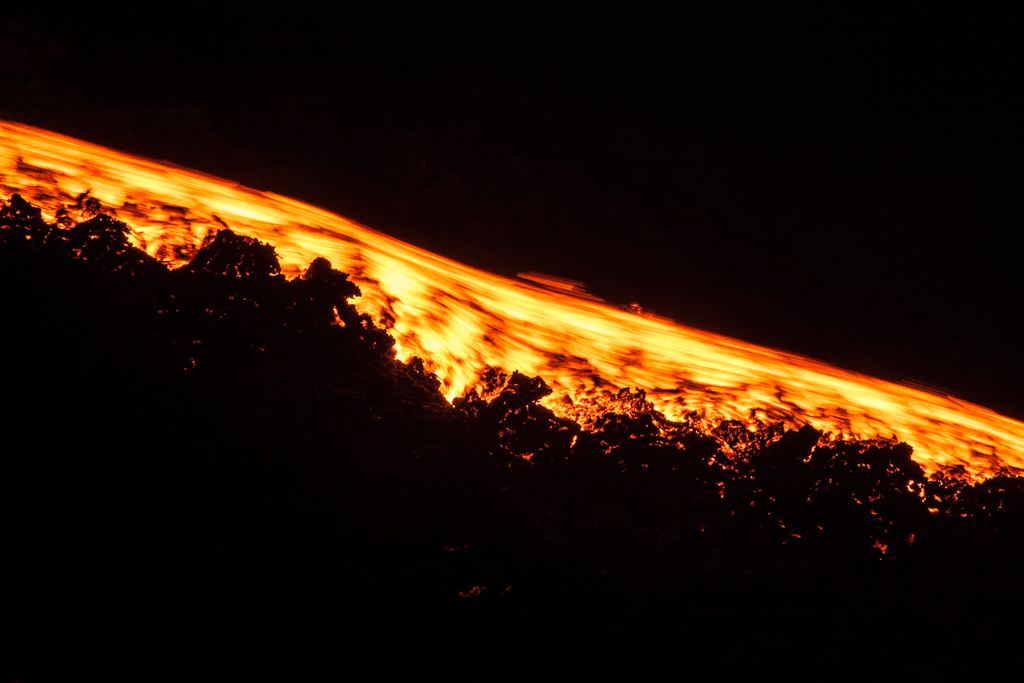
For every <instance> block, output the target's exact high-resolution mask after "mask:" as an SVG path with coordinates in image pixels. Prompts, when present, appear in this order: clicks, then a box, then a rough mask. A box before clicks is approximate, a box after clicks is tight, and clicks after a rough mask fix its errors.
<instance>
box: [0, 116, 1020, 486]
mask: <svg viewBox="0 0 1024 683" xmlns="http://www.w3.org/2000/svg"><path fill="white" fill-rule="evenodd" d="M0 139H2V143H0V186H2V187H3V192H4V195H5V199H6V198H7V197H9V196H10V195H11V194H13V193H15V192H17V193H20V194H21V195H22V196H23V197H25V199H27V200H29V201H30V202H32V203H34V204H36V205H37V206H39V207H40V208H42V209H43V212H44V214H46V215H47V217H48V218H50V219H52V218H53V216H54V214H55V213H56V211H57V210H59V209H61V208H63V207H66V206H72V205H75V204H76V201H77V198H78V197H79V196H80V195H81V194H82V193H84V192H88V193H89V196H91V197H93V198H95V199H96V200H98V201H99V202H100V203H101V204H102V206H103V208H104V210H105V211H107V212H109V213H111V214H113V215H116V216H117V217H118V218H120V219H121V220H123V221H125V222H126V223H128V224H129V225H130V226H131V227H132V228H133V229H134V237H135V240H136V243H137V244H138V245H139V246H141V247H143V248H144V249H145V250H146V251H147V252H149V253H150V254H152V255H154V256H156V257H158V258H160V259H162V260H163V261H165V262H167V263H169V264H172V265H174V264H180V263H184V262H185V261H187V260H188V258H189V257H190V256H191V254H192V253H194V251H195V249H196V248H197V247H198V245H199V244H200V243H201V241H202V239H203V237H204V236H205V235H206V234H207V233H208V232H210V231H215V230H218V229H220V228H222V227H229V228H231V229H232V230H234V231H236V232H238V233H241V234H245V235H249V236H252V237H256V238H258V239H260V240H262V241H265V242H269V243H271V244H273V245H274V247H275V248H276V249H277V253H278V255H279V257H280V260H281V264H282V267H283V268H284V270H285V272H286V273H287V274H289V275H296V274H298V273H299V272H301V271H302V270H303V269H304V268H305V267H306V266H308V265H309V263H310V262H311V261H312V260H313V259H314V258H315V257H317V256H323V257H326V258H327V259H329V260H330V261H331V263H332V264H333V265H334V267H335V268H337V269H339V270H341V271H344V272H347V273H349V274H350V275H351V276H352V279H353V280H354V281H355V282H356V283H358V285H359V286H360V288H361V289H362V292H363V296H362V298H361V300H360V301H359V302H358V303H357V307H358V308H359V310H360V311H362V312H365V313H369V314H370V315H372V316H374V318H375V319H376V320H378V321H381V322H382V323H383V324H385V326H387V327H388V328H389V331H390V333H391V335H392V336H393V337H394V338H395V340H396V342H397V348H398V351H399V356H400V357H401V358H408V357H410V356H414V355H416V356H420V357H422V358H423V359H424V361H425V362H426V365H427V367H429V368H430V369H431V370H433V371H434V372H436V373H437V375H438V377H439V378H440V379H441V382H442V385H443V388H444V391H445V393H446V395H447V396H448V398H449V399H451V398H453V397H455V396H458V395H460V394H461V393H462V392H463V391H465V390H466V389H467V387H470V386H473V385H474V384H475V383H476V382H477V379H478V377H479V375H480V373H481V372H482V371H483V370H484V369H486V368H487V367H488V366H497V367H501V368H504V369H506V370H508V371H511V370H519V371H520V372H523V373H525V374H527V375H531V376H533V375H541V376H542V377H543V378H544V379H545V380H546V381H547V383H548V384H549V385H551V387H552V388H553V389H554V393H553V394H552V395H551V396H550V397H548V398H547V399H545V402H546V405H548V407H550V408H552V409H553V410H555V412H557V413H560V414H563V415H568V414H571V412H572V411H571V407H572V406H571V404H570V403H568V401H572V400H576V401H579V400H580V399H581V398H583V397H586V396H590V397H593V396H594V395H595V392H597V393H599V392H600V391H601V390H602V389H607V388H610V387H629V388H634V387H635V388H641V389H644V390H645V391H646V392H647V397H648V399H650V400H651V401H652V402H653V404H654V405H655V407H656V408H658V409H659V410H661V411H663V412H664V413H665V415H666V416H667V417H668V418H670V419H678V418H681V417H682V416H683V415H684V414H685V413H687V412H688V411H698V412H699V413H701V414H702V415H704V416H706V418H707V419H709V420H715V419H722V418H728V419H740V420H744V419H747V418H749V417H750V415H751V413H752V411H757V413H758V414H759V415H760V416H762V417H765V416H766V417H768V418H769V419H781V420H783V421H785V422H786V424H787V425H789V426H798V425H802V424H806V423H810V424H811V425H813V426H815V427H816V428H819V429H823V430H826V431H829V432H832V433H833V434H834V435H835V436H837V437H843V438H846V437H858V438H884V439H890V438H895V439H898V440H900V441H906V442H907V443H909V444H911V445H912V446H913V447H914V459H915V460H916V461H918V462H919V463H921V464H922V465H923V466H924V467H925V469H926V470H929V471H931V470H935V469H937V468H939V467H945V466H951V465H957V464H960V465H963V466H964V467H965V468H966V469H967V471H968V472H969V473H970V474H971V475H973V476H975V477H984V476H990V475H991V474H993V473H994V472H995V471H996V470H997V469H998V468H1000V467H1010V468H1022V469H1024V424H1022V423H1020V422H1017V421H1015V420H1011V419H1009V418H1007V417H1003V416H1001V415H998V414H996V413H994V412H992V411H991V410H987V409H985V408H982V407H979V406H976V405H972V404H969V403H966V402H964V401H960V400H957V399H955V398H952V397H949V396H941V395H936V394H931V393H927V392H924V391H921V390H919V389H915V388H911V387H906V386H901V385H897V384H891V383H888V382H883V381H881V380H877V379H873V378H871V377H867V376H864V375H859V374H856V373H852V372H846V371H844V370H840V369H838V368H835V367H832V366H830V365H827V364H825V363H821V362H818V361H813V360H810V359H807V358H803V357H800V356H796V355H792V354H788V353H784V352H781V351H775V350H771V349H766V348H762V347H759V346H755V345H753V344H747V343H745V342H741V341H737V340H735V339H729V338H727V337H721V336H718V335H714V334H709V333H706V332H701V331H699V330H695V329H692V328H689V327H685V326H683V325H680V324H677V323H674V322H672V321H670V320H665V319H661V318H656V317H653V316H645V315H642V314H637V313H632V312H628V311H624V310H621V309H619V308H616V307H614V306H610V305H608V304H606V303H604V302H602V301H600V300H597V299H595V298H594V297H590V296H588V295H585V294H584V293H583V292H582V290H580V289H579V288H578V287H577V286H576V285H575V283H571V282H569V281H564V280H560V279H558V278H550V277H547V278H546V279H545V277H543V276H538V275H530V276H528V277H529V279H530V280H531V281H530V282H527V281H522V282H520V281H515V280H509V279H506V278H501V277H497V276H495V275H491V274H489V273H484V272H481V271H478V270H474V269H472V268H469V267H466V266H463V265H461V264H458V263H455V262H453V261H449V260H447V259H444V258H442V257H440V256H437V255H435V254H431V253H429V252H427V251H424V250H422V249H418V248H416V247H414V246H411V245H408V244H405V243H403V242H400V241H398V240H395V239H392V238H391V237H388V236H387V235H384V234H381V233H379V232H377V231H375V230H372V229H370V228H366V227H364V226H361V225H358V224H357V223H354V222H352V221H350V220H347V219H345V218H342V217H341V216H337V215H335V214H332V213H328V212H327V211H323V210H321V209H317V208H315V207H313V206H309V205H307V204H303V203H301V202H297V201H295V200H292V199H288V198H286V197H281V196H278V195H275V194H272V193H269V192H258V191H256V190H250V189H248V188H245V187H241V186H240V185H237V184H235V183H231V182H228V181H225V180H221V179H219V178H214V177H211V176H207V175H204V174H202V173H198V172H195V171H191V170H188V169H184V168H180V167H177V166H174V165H171V164H168V163H161V162H156V161H151V160H149V159H144V158H140V157H137V156H133V155H130V154H125V153H122V152H117V151H114V150H110V149H106V148H103V147H99V146H96V145H92V144H89V143H86V142H82V141H80V140H75V139H72V138H68V137H64V136H61V135H57V134H54V133H50V132H47V131H43V130H39V129H35V128H31V127H28V126H23V125H20V124H14V123H6V122H0ZM534 283H540V284H534Z"/></svg>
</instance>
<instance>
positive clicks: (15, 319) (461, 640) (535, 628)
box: [0, 195, 1024, 680]
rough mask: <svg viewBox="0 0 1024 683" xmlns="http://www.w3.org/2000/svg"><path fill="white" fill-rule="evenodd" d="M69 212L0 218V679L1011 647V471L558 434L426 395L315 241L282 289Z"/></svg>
mask: <svg viewBox="0 0 1024 683" xmlns="http://www.w3.org/2000/svg"><path fill="white" fill-rule="evenodd" d="M94 213H95V215H93V216H92V217H91V218H88V220H83V221H81V222H76V221H74V220H72V219H71V218H70V217H69V214H68V212H62V214H61V215H60V216H58V217H57V220H56V221H55V222H54V223H50V222H47V221H46V220H45V219H44V218H43V217H42V215H41V213H40V211H39V210H38V209H36V208H34V207H32V206H31V205H29V204H28V203H27V202H25V201H24V200H23V199H22V198H21V197H19V196H18V195H14V196H13V197H11V198H10V201H8V202H7V203H6V204H4V205H3V208H2V211H0V278H2V279H3V284H2V287H3V289H2V291H3V293H4V294H3V297H2V306H3V318H2V319H3V320H4V324H5V332H4V335H3V339H4V342H3V347H2V352H3V354H4V356H3V357H4V359H5V370H4V393H5V396H6V398H7V401H6V402H5V403H6V407H5V408H4V409H3V415H4V418H3V429H4V435H5V440H4V449H3V455H2V458H0V462H2V468H3V469H2V472H0V481H2V482H3V484H2V485H3V496H2V501H3V506H4V510H3V519H4V520H5V524H4V533H3V542H4V549H5V553H4V566H5V570H4V571H5V575H6V576H5V580H3V581H2V582H0V586H2V588H0V590H2V592H3V599H2V604H3V605H4V607H3V609H2V610H0V620H2V621H3V633H5V634H7V635H6V637H5V638H3V639H2V644H0V651H2V656H0V662H2V663H0V668H2V672H3V674H4V675H5V676H6V677H7V679H8V680H17V679H25V680H69V679H72V678H81V677H85V676H95V675H103V676H105V677H107V678H125V679H132V680H139V679H143V678H144V679H150V680H153V679H161V678H168V679H172V678H174V679H177V678H180V677H181V675H193V674H194V673H195V672H199V671H202V672H204V673H205V672H211V673H212V672H214V671H222V672H226V673H231V674H233V675H246V674H247V675H256V676H260V677H264V676H266V675H267V673H268V672H279V673H282V674H285V675H291V676H298V675H306V674H311V672H312V670H313V669H314V668H315V669H316V670H317V671H320V672H322V671H324V670H335V671H344V670H347V669H351V668H352V667H354V666H356V665H357V664H360V665H362V664H366V663H372V664H373V665H374V666H375V667H377V670H378V671H380V672H382V673H383V672H387V671H390V670H405V671H419V670H422V669H423V668H424V667H430V666H444V667H445V670H446V671H448V672H449V673H450V674H451V675H455V676H456V677H486V678H495V677H497V678H503V677H507V678H517V677H520V676H522V675H524V674H526V673H528V672H530V671H532V670H534V669H535V668H536V667H537V666H538V664H537V663H538V662H540V661H544V660H545V657H548V658H550V657H551V656H555V657H558V658H559V659H561V660H562V661H572V662H573V663H574V664H573V665H574V666H575V667H576V669H577V670H578V671H580V672H584V671H592V672H594V673H600V674H602V676H607V675H609V674H622V675H634V676H635V675H650V676H655V677H658V676H668V675H678V674H679V673H680V672H682V671H686V672H704V673H716V672H722V671H728V670H757V671H761V672H763V671H765V670H771V669H805V670H807V671H834V670H836V669H837V668H838V667H844V668H845V669H847V670H853V669H857V668H865V669H872V668H877V667H879V666H883V665H884V667H885V668H886V670H887V671H892V672H900V673H916V674H922V673H924V674H928V675H931V676H934V677H935V678H936V679H944V678H951V677H953V676H958V675H961V674H967V673H972V672H975V671H976V667H977V666H978V661H977V660H978V656H976V655H974V654H971V653H978V652H985V653H993V652H995V653H999V652H1005V653H1010V652H1013V651H1014V649H1013V647H1012V645H1013V644H1015V642H1014V641H1015V640H1016V639H1015V638H1014V636H1015V631H1014V629H1007V628H1005V627H1004V620H1005V619H1007V618H1009V617H1010V616H1012V615H1015V614H1019V613H1020V608H1021V607H1022V606H1024V600H1022V589H1021V586H1024V581H1022V578H1024V576H1022V573H1024V570H1022V568H1021V566H1020V564H1019V562H1018V561H1017V558H1019V557H1021V556H1024V555H1022V553H1021V550H1022V542H1024V480H1022V479H1021V478H1019V477H1014V476H1011V474H1010V473H1004V474H1001V475H999V476H996V477H993V478H991V479H988V480H986V481H983V482H980V483H974V482H971V481H969V480H968V479H967V478H966V477H965V476H964V474H963V472H959V471H957V470H955V469H954V470H947V471H942V472H938V473H936V474H934V475H932V476H930V477H929V476H926V475H925V473H924V472H923V471H922V469H921V468H920V467H919V466H918V465H917V464H916V463H915V462H914V461H913V459H912V457H911V456H912V448H911V446H909V445H907V444H902V443H890V442H874V441H839V440H835V439H831V438H829V437H828V435H824V434H822V433H820V432H818V431H816V430H814V429H813V428H811V427H803V428H802V429H799V430H786V429H784V428H783V427H782V426H781V425H780V424H774V423H768V422H763V421H758V420H756V419H752V420H750V421H749V422H739V421H725V422H721V423H719V424H717V425H715V426H714V427H713V428H712V429H710V430H708V429H706V428H704V427H702V426H701V425H702V424H703V423H702V422H700V421H699V420H697V419H694V420H692V421H683V422H672V421H669V420H667V419H666V418H665V417H664V416H663V415H662V414H660V413H658V412H657V411H655V410H654V409H653V408H652V407H651V405H650V403H648V402H647V401H646V398H645V397H644V394H643V392H642V391H630V390H629V389H621V390H618V393H615V392H610V393H609V395H608V396H607V400H605V401H603V402H594V403H593V405H592V406H589V407H586V410H588V411H589V413H588V419H587V420H585V421H583V422H585V424H586V425H587V428H583V427H581V426H580V423H577V422H574V421H571V420H567V419H564V418H559V417H557V416H556V415H555V414H554V413H552V412H551V411H550V410H549V409H547V408H546V407H544V406H543V405H541V404H540V403H539V402H538V401H539V399H541V398H543V397H544V396H546V395H547V394H549V393H550V389H549V388H548V387H547V386H546V384H545V383H544V380H543V379H542V378H540V377H533V378H530V377H527V376H525V375H522V374H520V373H518V372H514V371H513V372H511V374H509V373H508V372H506V371H504V370H502V369H498V368H492V369H490V370H488V372H487V373H485V375H484V376H482V377H481V378H480V382H479V384H478V386H477V387H475V388H473V389H471V390H470V391H469V392H467V393H466V394H465V395H464V396H462V397H460V398H458V399H457V400H455V401H454V403H452V404H449V403H448V402H447V401H445V399H444V398H443V397H442V395H441V393H440V391H439V386H440V384H439V382H438V380H437V378H436V377H435V376H434V375H433V374H432V373H430V372H429V371H427V370H426V369H425V366H424V363H423V362H422V361H421V360H419V359H415V358H414V359H412V360H410V361H409V362H401V361H399V360H398V359H397V358H396V355H395V350H394V342H393V340H392V339H391V338H390V337H389V336H388V334H387V332H386V331H385V330H383V329H381V328H380V327H378V326H377V325H376V324H374V321H373V320H371V319H370V318H369V317H368V316H366V315H363V314H360V313H359V312H358V311H357V310H356V309H355V308H354V306H353V305H352V301H353V299H355V298H356V297H358V296H359V289H358V287H356V285H355V284H353V283H352V282H351V281H350V280H349V279H348V277H347V276H346V275H345V274H343V273H340V272H338V271H337V270H334V269H333V268H332V267H331V264H330V263H328V262H327V261H326V260H324V259H316V260H315V261H313V263H311V264H310V266H309V268H308V269H307V270H306V272H305V273H304V275H302V276H301V277H298V278H295V279H292V280H288V279H286V278H285V277H284V276H283V275H282V274H281V269H280V265H279V263H278V261H277V257H276V255H275V253H274V250H273V248H272V247H271V246H270V245H266V244H261V243H259V242H258V241H256V240H254V239H251V238H248V237H244V236H240V235H237V234H234V233H232V232H231V231H230V230H227V229H225V230H221V231H220V232H218V233H216V235H212V236H210V237H209V238H207V239H206V241H204V242H203V244H202V246H201V247H200V248H199V249H198V251H197V252H196V253H195V255H194V256H193V257H192V259H191V261H190V262H189V263H188V264H187V265H185V266H184V267H181V268H178V269H176V270H170V269H168V268H167V267H166V266H164V265H163V264H162V263H160V262H158V261H156V260H155V259H153V258H151V257H150V256H148V255H147V254H146V253H145V252H144V251H142V250H140V249H137V248H135V247H134V246H132V244H131V241H130V240H129V235H130V229H129V228H128V226H127V225H125V224H124V223H122V222H120V221H118V220H116V219H114V218H111V217H110V216H108V215H106V214H105V213H103V212H102V211H98V212H94ZM580 409H581V410H583V407H581V408H580ZM951 639H955V642H956V647H949V642H950V641H951ZM1007 656H1008V655H1007Z"/></svg>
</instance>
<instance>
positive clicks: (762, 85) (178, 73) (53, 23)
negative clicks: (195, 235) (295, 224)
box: [0, 4, 1024, 418]
mask: <svg viewBox="0 0 1024 683" xmlns="http://www.w3.org/2000/svg"><path fill="white" fill-rule="evenodd" d="M199 10H200V8H199V6H198V5H197V6H195V7H190V6H188V5H183V6H181V8H180V11H178V12H177V13H176V14H175V15H172V16H167V17H164V18H162V19H161V22H160V23H153V22H148V21H142V20H141V19H138V18H135V17H132V16H127V15H111V14H103V13H89V12H86V11H85V10H76V11H73V12H72V13H70V14H64V15H61V16H56V17H50V16H44V15H43V14H42V13H41V12H39V11H38V10H26V11H25V12H24V13H22V14H21V15H15V16H14V17H13V18H11V19H9V20H8V23H7V25H6V27H5V31H4V34H3V38H2V39H0V41H2V43H3V46H4V50H3V55H4V61H3V64H2V66H0V78H2V79H3V85H4V87H3V92H4V93H5V94H4V96H3V98H2V100H0V118H4V119H12V120H19V121H23V122H24V123H28V124H31V125H37V126H41V127H44V128H48V129H51V130H55V131H58V132H61V133H65V134H68V135H73V136H76V137H80V138H83V139H87V140H90V141H93V142H96V143H100V144H105V145H110V146H113V147H116V148H119V149H124V150H126V151H129V152H133V153H137V154H144V155H147V156H150V157H155V158H163V159H167V160H169V161H172V162H175V163H178V164H182V165H185V166H189V167H193V168H197V169H199V170H202V171H206V172H209V173H213V174H216V175H218V176H221V177H226V178H231V179H233V180H237V181H239V182H241V183H243V184H245V185H248V186H252V187H256V188H259V189H266V190H271V191H274V192H277V193H279V194H284V195H288V196H293V197H296V198H297V199H300V200H303V201H307V202H310V203H313V204H315V205H318V206H323V207H324V208H326V209H329V210H331V211H335V212H338V213H341V214H343V215H346V216H349V217H351V218H353V219H355V220H358V221H360V222H362V223H365V224H367V225H370V226H373V227H374V228H377V229H379V230H381V231H383V232H386V233H388V234H391V235H393V236H395V237H398V238H400V239H403V240H406V241H409V242H412V243H414V244H417V245H419V246H422V247H424V248H427V249H430V250H432V251H436V252H438V253H440V254H442V255H445V256H448V257H451V258H454V259H456V260H459V261H462V262H465V263H468V264H469V265H472V266H476V267H481V268H484V269H486V270H489V271H493V272H497V273H499V274H502V275H507V276H514V275H515V274H516V273H518V272H526V271H541V272H544V273H550V274H552V275H555V276H559V277H563V278H568V279H572V280H577V281H582V282H585V283H586V284H587V287H588V290H589V291H590V292H592V293H594V294H596V295H597V296H601V297H603V298H605V299H607V300H608V301H610V302H612V303H616V304H628V303H629V302H633V301H635V302H638V303H639V304H640V305H641V306H643V307H644V308H647V309H653V310H655V311H656V312H657V313H659V314H662V315H666V316H668V317H672V318H675V319H677V320H679V321H681V322H684V323H685V324H687V325H691V326H694V327H698V328H703V329H708V330H710V331H713V332H718V333H722V334H727V335H730V336H735V337H739V338H742V339H745V340H749V341H751V342H754V343H758V344H763V345H768V346H773V347H779V348H785V349H788V350H792V351H795V352H798V353H803V354H807V355H811V356H814V357H817V358H821V359H823V360H826V361H828V362H832V363H835V364H837V365H841V366H843V367H848V368H850V369H853V370H857V371H861V372H865V373H868V374H872V375H877V376H881V377H883V378H885V379H890V380H897V381H898V380H900V379H903V378H905V377H911V378H914V379H917V380H919V381H923V382H927V383H930V384H934V385H939V386H943V387H946V388H948V389H950V390H952V391H953V392H955V393H956V394H958V395H959V396H961V397H963V398H965V399H967V400H970V401H972V402H975V403H979V404H982V405H985V406H989V407H991V408H993V409H995V410H997V411H999V412H1001V413H1004V414H1007V415H1009V416H1012V417H1016V418H1022V417H1024V404H1022V403H1021V399H1020V392H1019V386H1020V382H1021V380H1022V379H1024V363H1022V361H1021V360H1020V358H1019V356H1018V351H1017V346H1018V344H1017V338H1018V337H1017V332H1018V330H1019V329H1020V327H1021V324H1020V323H1021V316H1022V310H1021V305H1020V303H1019V296H1018V293H1019V292H1020V291H1021V286H1022V285H1024V282H1022V275H1021V269H1020V268H1019V254H1020V253H1021V246H1022V244H1021V239H1022V238H1021V235H1022V234H1024V233H1022V231H1021V230H1020V227H1021V222H1022V220H1024V213H1022V211H1024V210H1022V208H1021V206H1020V202H1019V199H1018V197H1019V196H1020V189H1021V188H1020V185H1021V180H1022V178H1021V172H1020V170H1019V161H1018V160H1019V159H1020V158H1021V155H1020V151H1021V150H1020V141H1019V139H1018V134H1017V132H1016V128H1017V121H1018V120H1019V113H1020V111H1019V110H1020V107H1019V105H1020V96H1019V95H1018V94H1017V92H1016V88H1015V83H1016V82H1017V80H1018V78H1017V75H1018V73H1019V67H1020V65H1021V55H1020V51H1019V48H1018V47H1017V45H1019V44H1020V41H1019V36H1017V35H1015V32H1016V31H1018V29H1017V28H1016V27H1017V26H1019V25H1020V21H1019V17H1014V16H1010V15H1007V16H996V15H993V14H988V15H981V14H979V13H977V12H968V11H966V10H965V11H957V12H954V11H936V10H933V9H931V8H927V7H923V6H922V7H921V8H918V10H916V11H914V10H911V9H887V10H884V11H866V10H860V9H851V8H835V7H832V8H827V9H824V8H822V9H807V8H805V9H800V10H765V9H761V8H757V7H754V6H747V5H743V4H727V5H720V6H717V7H716V8H715V9H713V10H663V9H657V10H655V9H643V10H628V11H627V10H622V9H610V8H607V7H604V6H599V7H597V8H590V9H588V10H586V11H579V10H574V9H559V8H556V9H541V8H540V7H532V8H528V9H516V10H504V11H503V10H490V9H488V10H482V9H469V10H465V11H463V10H458V11H457V10H455V9H451V8H439V9H432V10H430V11H429V12H428V11H426V10H413V9H411V8H408V7H405V6H400V5H391V6H385V7H383V8H381V7H375V8H373V9H365V8H364V9H356V10H348V9H346V10H336V11H334V12H335V13H334V14H331V13H328V14H324V13H323V12H322V11H320V10H317V11H314V10H312V9H311V8H304V7H302V6H301V5H289V6H288V9H281V8H279V7H275V6H273V5H258V4H257V5H252V6H249V8H248V9H247V11H246V13H244V14H242V15H238V16H229V15H227V14H226V13H225V14H218V13H217V12H210V11H208V10H203V11H199Z"/></svg>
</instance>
